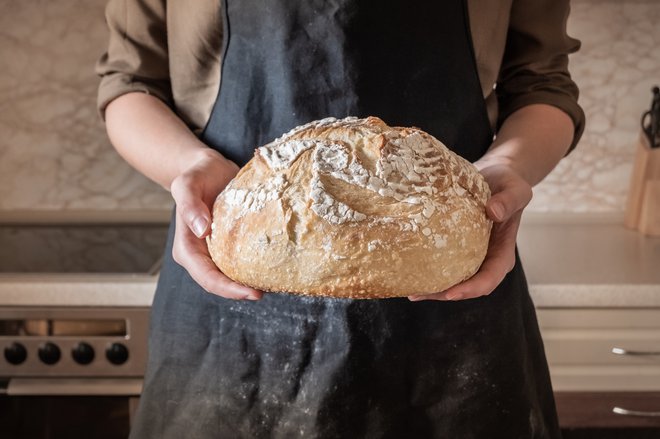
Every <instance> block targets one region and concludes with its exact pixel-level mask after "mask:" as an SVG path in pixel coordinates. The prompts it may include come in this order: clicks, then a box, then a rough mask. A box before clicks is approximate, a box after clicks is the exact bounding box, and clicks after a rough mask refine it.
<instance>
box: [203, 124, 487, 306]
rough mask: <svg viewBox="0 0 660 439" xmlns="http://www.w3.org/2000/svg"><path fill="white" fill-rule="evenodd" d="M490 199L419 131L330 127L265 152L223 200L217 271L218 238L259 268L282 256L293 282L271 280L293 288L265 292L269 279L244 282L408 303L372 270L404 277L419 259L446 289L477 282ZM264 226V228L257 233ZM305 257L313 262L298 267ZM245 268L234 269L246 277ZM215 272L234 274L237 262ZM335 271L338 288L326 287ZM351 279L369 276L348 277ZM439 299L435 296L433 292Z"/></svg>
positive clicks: (309, 128)
mask: <svg viewBox="0 0 660 439" xmlns="http://www.w3.org/2000/svg"><path fill="white" fill-rule="evenodd" d="M489 196H490V190H489V188H488V185H487V184H486V182H485V180H484V179H483V177H482V176H481V174H479V173H478V171H477V170H476V168H475V167H474V166H473V165H472V164H471V163H469V162H467V161H466V160H464V159H463V158H462V157H460V156H458V155H456V154H454V153H453V152H451V151H450V150H449V149H448V148H447V147H446V146H445V145H443V144H442V143H441V142H440V141H439V140H437V139H436V138H434V137H433V136H431V135H430V134H428V133H425V132H424V131H422V130H420V129H417V128H398V127H389V126H388V125H387V124H385V123H384V122H383V121H382V120H380V119H378V118H375V117H369V118H366V119H358V118H355V117H349V118H345V119H334V118H326V119H322V120H319V121H314V122H311V123H308V124H305V125H303V126H300V127H297V128H294V129H293V130H291V131H289V132H288V133H286V134H284V135H283V136H281V137H279V138H277V139H275V140H274V141H273V142H271V143H269V144H267V145H265V146H262V147H260V148H257V150H256V153H255V158H253V160H252V161H250V163H248V164H247V165H246V167H245V168H244V169H243V170H241V173H239V175H238V176H237V177H236V178H235V179H234V180H232V182H231V183H230V184H229V185H228V186H227V187H226V188H225V190H224V191H223V192H222V193H221V194H220V195H219V196H218V200H216V206H215V208H214V228H213V233H212V236H211V238H210V239H209V248H210V249H211V254H212V256H213V257H214V260H215V261H216V263H218V260H216V259H223V260H225V259H227V256H226V255H224V253H222V254H221V252H219V251H218V249H217V248H214V246H213V243H214V242H215V243H217V247H219V246H221V247H223V248H224V249H225V253H226V252H227V251H230V250H231V249H229V248H227V246H226V245H221V243H220V240H224V241H237V242H238V243H239V244H243V245H246V244H247V247H249V248H250V249H252V251H254V252H255V254H254V255H253V256H254V258H255V259H256V258H264V257H265V258H272V259H273V261H275V260H276V259H277V257H278V256H279V261H278V262H277V264H278V266H281V267H283V268H282V269H283V270H285V271H286V274H284V275H282V274H281V273H280V274H277V275H276V276H275V278H282V279H285V278H287V276H288V278H289V279H291V278H292V280H290V282H291V284H292V285H293V286H287V285H270V284H269V285H267V283H268V281H267V279H266V281H263V282H266V283H263V282H262V284H258V283H259V281H260V280H259V279H258V274H254V275H250V276H247V277H248V278H251V279H257V281H254V280H252V281H250V280H245V279H239V281H243V282H245V283H247V284H249V285H252V286H255V287H258V288H265V289H269V290H276V291H277V290H283V291H292V292H297V293H302V294H324V295H335V296H341V297H391V296H396V295H407V294H408V292H407V291H404V290H405V288H403V289H402V290H401V291H398V292H397V291H392V288H393V287H392V285H387V282H384V279H380V278H379V277H378V271H379V270H380V269H381V267H376V266H373V267H372V269H371V271H369V272H368V273H366V272H364V269H365V268H366V269H368V267H369V264H370V263H371V264H382V263H386V264H391V265H392V267H393V268H396V266H397V265H399V266H400V265H401V264H410V263H414V261H415V258H416V255H417V257H418V259H419V262H423V263H432V264H444V265H445V266H442V267H425V268H424V270H427V271H428V272H429V273H430V272H437V273H436V274H434V275H433V276H435V275H437V274H438V273H439V275H440V276H444V277H445V278H447V281H446V282H445V284H446V283H447V282H454V283H456V282H457V281H460V280H463V279H464V278H466V277H469V275H471V274H473V273H474V271H476V269H477V268H478V265H479V264H480V263H481V260H482V259H483V256H484V255H485V249H486V246H487V241H488V235H489V232H490V227H491V223H490V221H489V220H488V219H487V218H486V215H485V208H484V206H485V203H486V201H487V200H488V197H489ZM215 213H218V216H217V217H218V218H217V219H216V215H215ZM220 216H223V218H219V217H220ZM314 217H316V218H317V219H314ZM216 223H219V226H218V225H216ZM259 227H261V228H263V229H264V230H262V231H261V232H259V233H258V231H257V230H256V229H257V228H259ZM252 235H254V236H255V238H254V239H251V238H250V236H252ZM362 240H366V241H365V242H362ZM340 241H341V242H340ZM344 241H346V242H344ZM348 241H351V242H348ZM306 246H307V247H315V248H307V247H306ZM319 251H321V253H318V252H319ZM324 252H325V253H327V255H324ZM304 256H309V257H311V258H312V260H310V261H301V260H299V261H298V262H299V263H298V265H296V259H300V258H301V257H304ZM287 258H290V259H291V260H290V261H289V260H287ZM313 258H316V259H318V260H314V259H313ZM452 258H454V261H453V262H452V261H451V259H452ZM246 261H247V259H246ZM240 264H241V263H240V261H239V263H238V265H239V267H238V269H237V270H238V272H241V271H243V272H245V271H246V270H248V268H247V267H241V266H240ZM305 264H307V265H309V264H311V265H315V266H316V267H317V268H305V267H304V265H305ZM218 265H219V266H220V268H221V269H223V271H230V272H232V270H233V271H236V267H235V266H236V264H235V263H233V262H232V263H231V264H230V263H228V262H227V263H224V267H223V266H222V265H223V262H222V261H220V263H218ZM333 267H334V268H333ZM328 269H329V270H330V271H329V272H328V273H325V271H326V270H328ZM287 270H288V271H287ZM315 270H316V272H317V273H318V279H315V278H314V274H313V273H314V271H315ZM333 270H334V272H335V273H336V275H337V276H339V277H340V279H339V280H337V279H330V280H331V281H330V282H326V281H327V280H328V276H332V271H333ZM307 271H309V272H307ZM344 272H345V273H360V272H362V273H363V274H364V273H366V274H364V275H363V276H362V277H361V278H358V277H356V276H354V275H345V276H348V277H349V278H346V279H343V280H342V279H341V276H342V273H344ZM401 272H406V273H408V272H410V267H408V268H406V269H403V268H401ZM424 273H425V272H424V271H423V272H422V273H420V275H422V276H423V275H424ZM226 274H228V273H226ZM228 275H229V274H228ZM395 275H396V274H395ZM324 276H325V277H324ZM433 276H431V279H429V280H428V282H427V284H426V285H424V282H423V281H421V282H420V281H417V280H415V283H416V284H419V285H418V286H415V285H412V286H410V287H411V288H412V289H413V290H414V291H417V292H419V289H420V288H422V289H426V290H428V288H429V287H430V285H432V284H433V279H432V278H433ZM239 277H240V274H239ZM264 277H267V276H266V275H265V274H263V275H262V278H264ZM262 280H263V279H262ZM440 280H443V279H440ZM305 282H307V283H308V284H307V285H304V284H305ZM369 282H371V283H372V284H371V285H370V284H369ZM276 283H277V281H276ZM439 283H440V284H441V283H442V282H439ZM294 284H295V285H294ZM435 284H438V282H435ZM394 285H396V283H395V284H394ZM379 286H380V288H382V291H380V293H377V292H375V291H378V289H379ZM445 286H446V285H445ZM441 287H443V285H438V288H441ZM433 291H439V290H431V291H426V292H433Z"/></svg>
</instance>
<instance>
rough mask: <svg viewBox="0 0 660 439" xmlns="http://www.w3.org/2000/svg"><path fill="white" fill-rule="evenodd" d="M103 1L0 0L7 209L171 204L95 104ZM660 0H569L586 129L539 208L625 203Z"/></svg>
mask: <svg viewBox="0 0 660 439" xmlns="http://www.w3.org/2000/svg"><path fill="white" fill-rule="evenodd" d="M104 4H105V0H57V1H46V0H30V1H21V2H17V1H13V0H0V10H2V11H3V13H2V14H0V29H2V31H0V54H1V57H0V64H1V65H2V68H0V132H1V133H2V136H0V216H1V214H2V212H16V211H23V212H25V211H27V212H30V211H35V212H38V211H44V210H45V211H51V212H52V211H69V212H70V213H73V214H74V215H75V212H77V211H80V212H82V211H90V210H91V211H95V210H99V211H107V212H110V211H112V212H114V213H115V214H116V213H117V212H122V211H124V212H126V214H127V215H128V214H129V213H136V212H140V211H143V210H145V209H147V210H152V211H153V210H163V211H169V209H170V207H171V201H170V197H169V194H168V193H167V192H166V191H164V190H163V189H161V188H160V187H158V186H156V185H155V184H153V183H150V182H149V181H147V180H146V179H145V178H144V177H141V176H140V175H139V174H137V173H136V172H135V171H133V170H131V168H130V167H129V166H128V165H126V164H125V163H124V162H123V161H122V159H121V158H120V157H119V156H118V155H117V154H116V153H115V152H114V150H113V149H112V147H111V146H110V144H109V143H108V141H107V139H106V136H105V132H104V129H103V125H102V123H101V122H100V121H99V119H98V117H97V115H96V111H95V94H96V87H97V84H98V79H97V78H96V77H95V76H94V73H93V66H94V63H95V61H96V59H97V58H98V56H99V55H100V54H101V52H102V51H103V49H104V47H105V45H106V43H107V41H106V39H107V34H106V27H105V23H104V20H103V8H104ZM659 23H660V2H657V1H655V0H648V1H639V0H637V1H623V0H581V1H574V2H573V6H572V14H571V18H570V21H569V34H571V35H572V36H574V37H576V38H578V39H580V40H582V50H581V51H580V52H579V53H578V54H576V55H574V56H573V57H572V58H571V71H572V74H573V76H574V78H575V80H576V81H577V82H578V84H579V85H580V88H581V93H582V94H581V97H580V102H581V104H582V105H583V107H584V108H585V111H586V113H587V118H588V121H587V129H586V132H585V135H584V137H583V139H582V141H581V142H580V144H579V145H578V148H577V149H576V150H575V151H574V152H573V153H572V154H571V155H570V156H569V157H568V158H566V159H565V160H564V161H563V162H562V163H561V164H560V165H559V167H558V168H557V169H556V170H555V171H554V172H553V173H552V174H551V175H550V176H549V177H548V178H547V179H546V180H545V181H544V182H543V183H541V184H540V185H539V186H538V187H537V188H536V189H535V198H534V200H533V201H532V204H531V205H530V207H529V209H528V210H530V211H536V212H557V213H563V212H615V213H616V212H621V211H622V210H623V207H624V203H625V196H626V191H627V188H628V180H629V175H630V170H631V166H632V158H633V154H634V144H635V141H636V139H637V136H638V133H639V119H640V115H641V113H642V111H644V110H646V109H647V107H648V105H649V102H650V96H651V95H650V89H651V86H652V85H653V84H654V83H660V25H659Z"/></svg>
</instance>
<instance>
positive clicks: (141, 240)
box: [0, 224, 167, 439]
mask: <svg viewBox="0 0 660 439" xmlns="http://www.w3.org/2000/svg"><path fill="white" fill-rule="evenodd" d="M166 237H167V226H166V225H162V224H139V225H125V224H106V225H101V224H97V225H71V224H69V225H10V224H9V225H7V224H5V225H1V226H0V437H3V438H17V439H20V438H30V439H33V438H34V439H39V438H54V437H66V438H72V439H75V438H78V437H80V438H83V437H84V438H89V437H94V438H121V437H126V436H127V433H128V429H129V426H130V419H131V416H132V414H133V413H134V411H135V409H136V407H137V402H138V400H139V395H140V392H141V389H142V380H143V374H144V370H145V366H146V359H147V333H148V324H149V307H150V304H151V300H152V299H153V293H154V290H155V285H156V280H157V273H158V269H159V267H160V260H161V259H160V258H161V256H162V253H163V248H164V245H165V240H166Z"/></svg>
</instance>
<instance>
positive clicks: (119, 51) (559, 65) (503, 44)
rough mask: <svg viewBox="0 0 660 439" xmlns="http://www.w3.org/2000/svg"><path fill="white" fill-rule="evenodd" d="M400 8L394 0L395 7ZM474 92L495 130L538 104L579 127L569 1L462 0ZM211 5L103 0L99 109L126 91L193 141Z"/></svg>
mask: <svg viewBox="0 0 660 439" xmlns="http://www.w3.org/2000/svg"><path fill="white" fill-rule="evenodd" d="M402 1H403V0H402ZM467 2H468V10H469V20H470V30H471V35H472V42H473V45H474V52H475V56H476V62H477V69H478V74H479V80H480V82H481V89H482V91H483V96H484V99H485V100H486V104H487V108H488V114H489V118H490V121H491V124H492V126H493V128H494V129H497V127H498V126H499V125H500V124H501V123H502V121H503V120H504V119H506V117H507V116H508V115H509V114H511V113H512V112H514V111H516V110H518V109H519V108H521V107H524V106H526V105H530V104H535V103H543V104H549V105H553V106H555V107H558V108H560V109H561V110H563V111H564V112H566V113H567V114H568V115H569V116H570V117H571V119H572V120H573V123H574V125H575V136H574V141H573V146H575V143H577V141H578V139H579V137H580V135H581V134H582V130H583V128H584V113H583V111H582V109H581V108H580V107H579V105H578V104H577V97H578V89H577V86H576V85H575V83H574V82H573V81H572V80H571V77H570V74H569V72H568V54H569V53H573V52H575V51H577V50H578V49H579V47H580V42H579V41H577V40H575V39H573V38H570V37H569V36H568V35H567V34H566V20H567V17H568V13H569V0H467ZM220 4H221V1H219V0H195V1H194V2H190V1H186V0H110V1H109V3H108V5H107V8H106V19H107V22H108V26H109V28H110V42H109V45H108V51H107V52H106V53H105V54H103V56H102V57H101V58H100V60H99V61H98V63H97V66H96V71H97V73H98V74H99V75H100V76H101V77H102V79H101V84H100V87H99V94H98V106H99V111H100V112H101V115H102V116H103V113H104V110H105V107H106V106H107V104H108V103H109V102H110V101H112V100H113V99H115V98H116V97H118V96H121V95H123V94H125V93H129V92H134V91H140V92H145V93H149V94H152V95H154V96H157V97H159V98H160V99H162V100H163V101H165V102H166V103H167V104H168V105H170V106H171V107H172V108H173V110H174V111H175V112H176V113H177V114H178V115H179V117H181V119H183V120H184V122H186V123H187V124H188V126H189V127H190V128H191V129H192V130H193V131H194V132H195V133H197V134H199V133H200V132H201V131H202V129H203V128H204V126H205V125H206V122H207V121H208V119H209V117H210V115H211V109H212V108H213V104H214V102H215V99H216V96H217V94H218V88H219V84H220V62H221V58H220V53H221V48H222V35H223V29H222V19H221V17H222V15H221V6H220Z"/></svg>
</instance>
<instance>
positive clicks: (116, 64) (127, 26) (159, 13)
mask: <svg viewBox="0 0 660 439" xmlns="http://www.w3.org/2000/svg"><path fill="white" fill-rule="evenodd" d="M105 15H106V21H107V24H108V28H109V31H110V38H109V43H108V50H107V52H105V53H104V54H103V55H102V56H101V58H100V59H99V60H98V62H97V63H96V73H97V74H98V75H99V76H100V77H101V83H100V85H99V90H98V96H97V107H98V110H99V113H100V115H101V117H103V118H104V117H105V108H106V107H107V105H108V104H109V103H110V102H111V101H112V100H113V99H115V98H117V97H119V96H121V95H123V94H126V93H130V92H143V93H148V94H150V95H153V96H156V97H158V98H159V99H161V100H162V101H163V102H165V103H166V104H168V105H170V106H171V105H172V90H171V85H170V79H169V60H168V50H167V27H166V22H165V17H166V15H165V0H110V1H109V2H108V4H107V6H106V10H105Z"/></svg>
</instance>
